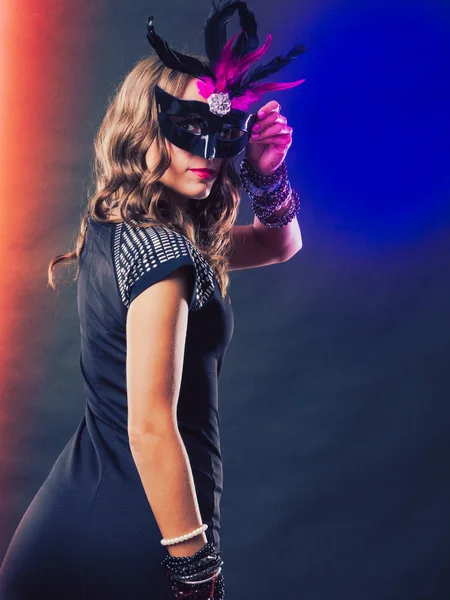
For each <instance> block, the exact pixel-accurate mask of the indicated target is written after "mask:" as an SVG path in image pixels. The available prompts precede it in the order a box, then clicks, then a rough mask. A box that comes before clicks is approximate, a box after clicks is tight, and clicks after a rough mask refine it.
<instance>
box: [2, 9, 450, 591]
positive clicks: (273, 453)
mask: <svg viewBox="0 0 450 600" xmlns="http://www.w3.org/2000/svg"><path fill="white" fill-rule="evenodd" d="M249 4H250V7H251V8H252V9H253V10H254V12H255V14H256V17H257V21H258V31H259V34H260V38H261V43H262V42H263V41H264V40H265V38H266V36H267V34H268V33H272V34H273V41H272V45H271V47H270V49H269V52H268V54H267V55H266V56H265V57H263V59H262V60H263V61H264V63H265V62H268V61H269V60H270V59H271V58H273V57H274V56H276V55H277V54H280V53H283V54H284V53H287V51H288V50H290V48H291V47H292V46H293V45H294V44H295V43H299V42H303V43H305V44H306V46H307V52H306V54H304V55H302V56H301V57H299V58H298V59H297V60H296V61H294V63H292V65H290V66H289V67H287V68H286V69H285V70H284V71H282V73H280V74H279V75H278V76H277V77H275V78H274V80H277V81H292V80H295V79H300V78H302V77H305V78H306V81H305V83H303V84H302V85H300V86H298V87H296V88H293V89H292V90H286V91H282V92H278V93H276V94H266V96H265V97H264V98H263V99H262V100H261V101H260V102H259V103H258V104H257V105H254V107H252V108H253V109H255V108H257V107H259V106H261V105H262V104H264V103H266V102H268V101H269V100H270V99H276V100H278V101H280V102H281V104H282V107H283V111H282V112H283V114H285V115H286V117H287V119H288V123H289V124H290V125H291V126H293V127H294V139H293V144H292V147H291V148H290V150H289V153H288V156H287V164H288V169H289V174H290V180H291V183H292V185H293V187H294V188H295V189H296V190H297V191H298V193H299V195H300V199H301V203H302V206H301V211H300V213H299V223H300V227H301V230H302V235H303V248H302V250H301V251H300V252H299V253H298V254H297V255H296V256H295V257H294V258H292V259H291V260H290V261H288V262H287V263H283V264H280V265H274V266H270V267H264V268H260V269H250V270H244V271H235V272H232V273H231V277H232V284H231V297H232V302H233V308H234V315H235V332H234V337H233V340H232V342H231V345H230V347H229V350H228V353H227V356H226V358H225V362H224V367H223V370H222V375H221V380H220V388H219V398H220V406H221V413H220V418H221V433H222V451H223V459H224V492H223V496H222V504H221V507H222V513H221V519H222V532H221V538H222V550H223V555H224V560H225V562H226V566H225V571H224V572H225V574H226V586H227V595H228V596H227V597H229V598H230V599H232V600H233V599H236V600H237V599H241V598H242V599H244V598H245V599H247V598H251V599H253V598H258V599H259V600H266V599H267V600H269V599H273V598H274V597H277V598H295V599H297V598H298V599H302V600H325V599H327V600H328V599H333V600H404V599H406V598H407V599H408V600H447V599H448V598H450V484H449V467H450V403H449V401H450V383H449V369H450V314H449V313H450V311H449V305H450V302H449V292H450V277H449V275H450V269H449V262H450V261H449V257H450V238H449V233H450V204H449V199H450V169H449V158H450V144H449V139H450V112H449V106H450V68H449V67H450V58H449V57H450V52H449V51H450V42H449V39H450V36H449V34H450V3H449V2H447V1H444V0H442V1H437V0H429V1H427V2H406V1H400V0H397V1H392V0H390V1H387V0H378V1H377V2H375V1H367V2H360V1H359V2H357V1H351V0H341V1H331V0H329V1H325V0H319V1H316V2H314V1H305V0H304V1H302V2H300V1H299V0H288V1H287V2H283V3H282V4H277V3H275V2H272V3H271V2H268V1H267V0H255V1H253V2H250V3H249ZM32 5H33V6H32ZM29 7H30V8H33V10H31V11H30V12H29V19H30V20H29V24H28V27H29V28H28V29H27V30H26V31H24V30H22V33H19V35H23V36H28V38H27V39H29V36H33V35H35V36H38V35H39V36H42V40H43V42H42V43H44V42H45V44H46V49H47V53H46V54H45V65H44V55H42V56H43V58H42V64H43V65H44V66H45V68H46V69H50V73H51V74H53V73H55V74H57V77H56V76H55V77H54V78H53V82H54V88H53V93H52V95H50V96H49V97H47V101H46V103H45V106H44V103H42V104H40V105H37V104H36V103H34V104H33V103H31V104H30V101H29V100H30V99H27V98H23V99H22V102H23V104H22V108H23V111H24V112H25V113H32V114H33V118H34V119H35V123H36V124H37V125H36V128H35V129H33V128H30V129H29V130H28V132H27V135H28V140H33V136H35V142H36V143H37V135H38V133H39V132H42V131H43V130H45V132H46V133H47V134H48V135H50V134H51V135H52V136H53V137H52V139H53V140H57V139H59V138H60V144H57V143H56V141H55V143H52V144H50V146H49V147H47V148H46V152H45V153H44V154H43V156H45V158H44V159H42V160H45V161H46V162H45V166H46V168H45V169H44V170H43V171H42V173H41V178H40V179H39V180H37V179H33V180H32V181H31V182H30V185H29V186H28V188H27V190H26V194H29V196H28V198H31V199H32V200H33V202H35V203H33V204H32V206H33V207H34V210H35V212H34V221H33V223H34V225H33V226H34V227H35V229H36V230H37V231H38V232H39V233H40V237H35V236H33V230H31V231H30V230H26V231H24V232H22V233H23V234H24V239H25V241H24V242H23V244H22V245H21V246H20V248H21V252H22V254H21V256H22V259H23V260H22V261H11V265H10V266H9V269H10V272H11V273H12V274H13V275H14V277H15V281H16V282H17V281H18V282H19V283H16V284H14V285H12V286H11V287H10V288H6V291H4V296H6V294H7V295H8V300H9V302H10V304H9V306H10V308H9V310H8V312H5V310H3V311H2V314H3V323H4V326H5V327H6V326H8V331H12V330H13V328H14V326H16V325H17V324H18V323H19V322H20V323H22V325H23V324H24V323H26V324H27V327H26V330H24V329H22V330H21V334H20V336H17V337H15V338H11V339H10V340H9V342H8V343H9V344H10V347H9V350H8V357H9V358H8V360H5V359H4V361H3V362H4V364H6V365H7V367H8V369H7V370H5V372H4V373H3V375H2V378H3V385H2V399H1V406H2V415H1V416H2V419H1V431H0V434H1V442H0V444H1V461H2V462H1V464H0V469H1V481H2V484H1V485H2V492H1V500H0V511H1V512H0V518H1V523H0V525H1V529H0V560H1V559H2V558H3V555H4V553H5V551H6V548H7V545H8V543H9V541H10V538H11V536H12V534H13V532H14V530H15V528H16V526H17V524H18V522H19V520H20V518H21V516H22V514H23V512H24V511H25V509H26V508H27V506H28V504H29V502H30V501H31V499H32V498H33V496H34V494H35V493H36V491H37V490H38V488H39V486H40V485H41V484H42V482H43V481H44V479H45V478H46V476H47V474H48V472H49V470H50V469H51V466H52V464H53V462H54V461H55V459H56V457H57V456H58V454H59V452H60V451H61V450H62V448H63V447H64V445H65V444H66V442H67V441H68V439H69V438H70V436H71V435H72V433H73V431H74V429H75V427H76V425H77V423H78V421H79V419H80V418H81V417H82V414H83V411H84V403H83V390H82V380H81V373H80V372H79V368H78V357H79V330H78V327H79V325H78V316H77V312H76V286H75V285H68V286H67V287H65V288H64V289H63V291H62V292H60V294H59V295H58V296H57V295H56V294H55V292H53V290H51V289H50V288H46V269H47V265H48V262H49V261H50V259H51V258H52V257H53V256H55V255H56V254H59V253H62V252H65V251H66V250H67V249H68V248H69V247H71V246H72V243H73V241H74V239H75V235H76V233H77V231H78V224H79V216H80V214H81V212H82V210H83V209H84V206H85V205H86V193H85V192H86V189H87V187H88V185H89V183H90V179H89V177H90V163H91V159H92V153H93V148H92V142H93V138H94V136H95V133H96V130H97V128H98V126H99V125H100V122H101V120H102V118H103V116H104V112H105V110H106V106H107V101H108V97H109V95H111V94H112V92H113V90H114V86H115V85H116V84H118V83H119V82H120V80H121V79H122V78H123V77H124V76H125V74H126V73H127V72H128V71H129V70H130V69H131V68H132V66H133V65H134V63H135V62H136V61H137V60H139V59H140V58H142V57H143V56H145V55H146V54H147V53H149V52H150V47H149V45H148V43H147V40H146V37H145V24H146V18H147V15H151V14H153V15H154V22H155V28H156V31H157V32H158V33H159V34H160V35H161V36H162V37H163V38H165V39H166V40H167V41H168V42H169V43H171V44H172V45H174V46H175V47H176V48H178V49H180V50H182V49H184V50H186V51H191V52H196V53H203V37H202V34H201V32H202V28H203V21H204V18H205V17H206V15H207V13H208V12H209V8H210V2H209V1H207V0H195V1H191V2H181V1H180V0H165V1H164V2H159V3H157V2H153V3H152V2H150V3H149V2H144V1H142V0H132V1H130V0H108V1H106V0H89V2H88V1H87V0H85V1H83V2H81V1H80V2H73V3H72V2H70V3H69V2H57V1H56V0H52V1H50V0H46V1H45V2H43V3H42V5H39V6H38V5H37V3H32V2H31V3H29ZM18 31H19V28H18ZM237 31H238V20H237V17H236V16H235V17H233V19H232V21H231V22H230V25H229V28H228V34H229V37H231V35H233V34H234V33H236V32H237ZM20 39H21V38H20V37H19V40H20ZM24 39H25V38H24ZM69 47H70V53H68V52H67V49H68V48H69ZM35 58H36V57H35ZM37 60H38V61H39V54H38V55H37ZM261 64H262V63H261ZM41 66H42V65H41ZM69 67H70V68H69ZM3 118H5V117H4V115H3ZM58 136H59V138H58ZM43 138H45V136H43ZM42 143H43V142H42ZM67 148H70V151H68V153H67V155H66V154H64V149H67ZM62 189H64V194H61V193H60V192H61V190H62ZM44 198H45V200H44V203H46V204H44V206H46V207H47V214H46V215H45V214H44V213H43V211H42V210H40V205H39V202H40V201H42V200H43V199H44ZM30 202H31V200H30ZM50 206H51V210H50V208H49V207H50ZM49 217H51V219H52V224H53V225H52V228H51V231H48V230H47V231H46V229H45V227H48V218H49ZM251 222H252V212H251V207H250V202H249V199H248V198H247V197H246V196H244V197H243V198H242V204H241V209H240V215H239V221H238V223H239V224H248V223H251ZM11 227H13V225H11ZM14 227H17V225H14ZM21 235H22V234H21V233H20V226H19V229H18V237H19V238H20V237H21ZM30 236H31V237H33V243H31V242H30V241H29V240H30ZM14 239H16V240H17V238H14ZM27 240H28V242H27ZM16 243H18V242H16ZM19 245H20V244H19ZM10 248H11V246H10ZM36 253H37V255H36ZM36 256H37V258H36ZM25 264H26V265H28V268H26V267H25V266H24V265H25ZM30 264H32V265H33V269H30V268H29V265H30ZM29 277H31V278H32V281H34V285H33V287H32V289H33V297H32V298H31V297H30V296H29V295H28V296H27V295H26V290H29V289H30V288H28V287H24V286H21V285H20V282H21V281H22V279H20V278H23V279H25V278H29ZM29 282H30V280H29V279H28V285H30V283H29ZM4 290H5V288H4ZM7 290H10V291H7ZM24 298H25V299H24ZM3 306H5V304H4V303H3ZM13 307H15V308H13ZM17 307H22V309H21V310H22V311H23V314H22V315H21V312H20V310H18V309H17ZM25 307H26V308H25ZM24 319H26V320H24ZM17 326H18V325H17ZM6 352H7V350H6V346H5V348H4V349H3V353H4V356H6V354H5V353H6Z"/></svg>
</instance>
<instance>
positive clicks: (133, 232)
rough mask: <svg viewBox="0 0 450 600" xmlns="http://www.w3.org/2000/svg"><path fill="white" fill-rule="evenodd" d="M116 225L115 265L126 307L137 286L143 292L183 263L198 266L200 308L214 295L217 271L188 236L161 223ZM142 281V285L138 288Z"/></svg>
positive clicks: (198, 302)
mask: <svg viewBox="0 0 450 600" xmlns="http://www.w3.org/2000/svg"><path fill="white" fill-rule="evenodd" d="M115 226H116V230H115V232H114V240H113V246H114V264H115V270H116V273H117V276H118V280H119V287H120V288H121V290H122V291H123V298H122V299H123V301H124V303H125V304H126V305H129V302H130V301H131V299H132V298H133V292H132V291H131V288H132V287H133V286H134V287H135V290H140V288H141V287H144V286H146V285H148V284H151V283H154V282H156V281H157V280H159V279H160V278H161V277H163V276H165V275H166V274H168V273H169V272H170V271H172V270H174V269H175V268H177V267H178V266H181V265H183V264H187V265H191V266H192V267H194V271H195V273H196V280H197V288H198V298H197V302H196V303H195V304H196V308H200V307H201V306H202V305H203V304H204V303H205V302H206V300H207V299H209V297H210V296H211V295H212V294H213V291H214V287H215V277H214V271H213V269H212V267H211V265H210V264H209V263H208V261H207V260H206V259H205V257H204V256H203V255H202V254H201V253H200V252H199V251H198V250H197V248H196V247H195V246H194V244H192V243H191V241H190V240H189V238H187V237H186V236H185V235H184V234H182V233H181V232H179V231H175V230H173V229H170V228H169V227H167V226H166V225H164V224H161V223H152V224H147V225H146V226H145V227H141V226H140V225H139V224H138V223H137V221H135V220H133V219H132V220H131V223H127V222H126V221H121V222H119V223H117V224H115ZM138 281H140V283H139V284H138V285H136V284H137V283H138ZM135 293H136V292H135ZM192 307H194V304H193V305H192ZM194 309H195V308H194Z"/></svg>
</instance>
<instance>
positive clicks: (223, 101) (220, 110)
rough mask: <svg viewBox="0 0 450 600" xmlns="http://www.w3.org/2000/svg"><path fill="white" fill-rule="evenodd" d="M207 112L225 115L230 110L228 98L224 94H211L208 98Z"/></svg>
mask: <svg viewBox="0 0 450 600" xmlns="http://www.w3.org/2000/svg"><path fill="white" fill-rule="evenodd" d="M208 104H209V110H210V111H211V112H212V113H214V114H215V115H220V116H222V115H226V114H227V113H229V112H230V110H231V100H230V96H229V95H228V94H227V93H226V92H218V93H216V94H211V96H209V98H208Z"/></svg>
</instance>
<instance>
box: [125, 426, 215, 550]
mask: <svg viewBox="0 0 450 600" xmlns="http://www.w3.org/2000/svg"><path fill="white" fill-rule="evenodd" d="M130 448H131V453H132V455H133V459H134V462H135V464H136V468H137V470H138V472H139V476H140V478H141V481H142V485H143V487H144V490H145V493H146V495H147V499H148V501H149V504H150V506H151V509H152V511H153V514H154V516H155V519H156V522H157V523H158V527H159V529H160V532H161V536H162V537H164V538H174V537H178V536H180V535H184V534H185V533H188V532H190V531H193V530H194V529H197V528H198V527H200V525H201V524H202V517H201V514H200V508H199V505H198V501H197V494H196V490H195V484H194V478H193V475H192V469H191V465H190V462H189V456H188V454H187V452H186V448H185V445H184V442H183V439H182V438H181V435H180V433H179V431H178V429H176V428H175V427H170V428H168V429H167V430H165V431H164V432H163V433H161V434H154V433H145V434H142V435H140V436H135V437H134V438H133V440H132V439H131V438H130ZM207 541H208V540H207V538H206V535H205V533H204V532H203V533H202V534H200V535H197V536H195V537H194V538H192V539H190V540H186V541H184V542H180V543H179V544H174V545H170V546H167V550H168V552H169V554H171V555H172V556H190V555H192V554H194V553H195V552H197V550H199V549H200V548H202V547H203V546H204V545H205V544H206V543H207Z"/></svg>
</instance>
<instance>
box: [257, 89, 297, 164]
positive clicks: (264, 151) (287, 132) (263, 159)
mask: <svg viewBox="0 0 450 600" xmlns="http://www.w3.org/2000/svg"><path fill="white" fill-rule="evenodd" d="M280 110H281V105H280V104H278V102H276V101H275V100H271V101H270V102H268V103H267V104H265V105H264V106H263V107H262V108H260V109H259V111H258V120H257V121H256V122H255V124H254V125H253V128H252V135H251V137H250V141H249V143H248V144H247V148H246V158H247V161H248V163H249V165H250V167H251V168H252V169H253V170H254V171H256V172H257V173H260V174H261V175H271V174H272V173H273V172H274V171H276V170H277V168H278V167H279V166H280V165H281V163H282V162H283V160H284V159H285V157H286V154H287V151H288V150H289V148H290V146H291V144H292V131H293V129H292V127H289V125H288V124H287V119H286V117H284V116H283V115H281V114H280ZM261 113H264V115H263V116H262V117H261Z"/></svg>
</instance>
